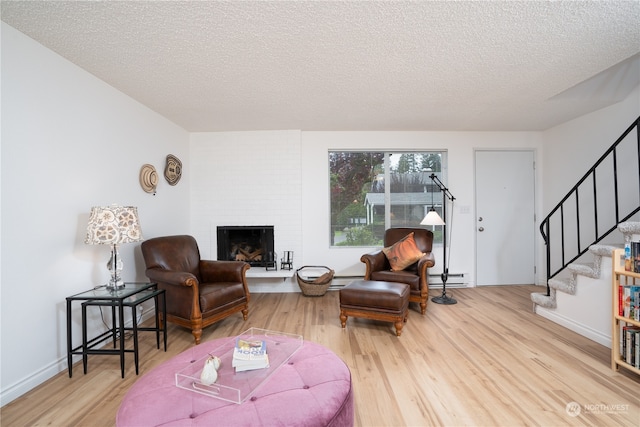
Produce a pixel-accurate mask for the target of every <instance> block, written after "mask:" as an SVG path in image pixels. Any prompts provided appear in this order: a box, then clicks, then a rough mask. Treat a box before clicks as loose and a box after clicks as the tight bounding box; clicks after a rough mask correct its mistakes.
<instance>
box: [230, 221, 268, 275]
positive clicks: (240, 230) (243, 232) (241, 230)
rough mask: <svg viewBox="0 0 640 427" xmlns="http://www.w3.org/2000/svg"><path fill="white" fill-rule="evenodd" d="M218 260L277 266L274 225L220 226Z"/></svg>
mask: <svg viewBox="0 0 640 427" xmlns="http://www.w3.org/2000/svg"><path fill="white" fill-rule="evenodd" d="M218 260H221V261H244V262H247V263H249V265H251V266H252V267H266V268H276V266H277V260H276V255H275V252H274V242H273V225H260V226H256V225H252V226H221V227H218Z"/></svg>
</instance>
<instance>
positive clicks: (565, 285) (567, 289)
mask: <svg viewBox="0 0 640 427" xmlns="http://www.w3.org/2000/svg"><path fill="white" fill-rule="evenodd" d="M549 287H550V288H551V289H555V290H558V291H560V292H564V293H565V294H569V295H574V294H575V293H576V285H575V281H574V280H571V279H549Z"/></svg>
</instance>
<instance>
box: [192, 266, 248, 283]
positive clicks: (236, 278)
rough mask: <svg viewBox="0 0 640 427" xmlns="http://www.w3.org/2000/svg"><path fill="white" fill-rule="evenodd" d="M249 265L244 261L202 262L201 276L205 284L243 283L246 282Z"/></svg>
mask: <svg viewBox="0 0 640 427" xmlns="http://www.w3.org/2000/svg"><path fill="white" fill-rule="evenodd" d="M249 268H250V266H249V264H248V263H246V262H243V261H209V260H200V276H201V277H202V281H203V282H209V283H214V282H242V283H244V281H245V274H246V271H247V270H248V269H249Z"/></svg>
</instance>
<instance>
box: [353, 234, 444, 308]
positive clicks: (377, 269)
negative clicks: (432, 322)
mask: <svg viewBox="0 0 640 427" xmlns="http://www.w3.org/2000/svg"><path fill="white" fill-rule="evenodd" d="M412 231H413V233H414V235H413V238H414V240H415V242H416V246H417V247H418V248H419V249H420V250H421V251H422V252H424V253H425V255H424V256H423V257H422V258H420V259H419V260H418V262H416V263H414V264H412V265H410V266H409V267H407V268H405V269H404V270H402V271H392V270H391V265H390V264H389V260H388V259H387V257H386V255H385V254H384V252H382V250H377V251H375V252H371V253H368V254H364V255H362V257H361V258H360V261H362V262H363V263H365V265H366V267H367V270H366V273H365V276H364V279H365V280H377V281H382V282H399V283H406V284H407V285H409V289H410V294H409V301H410V302H417V303H419V304H420V313H421V314H424V313H425V312H426V311H427V299H428V298H429V275H428V269H429V268H431V267H433V266H434V265H436V261H435V257H434V256H433V253H431V247H432V245H433V233H432V232H431V231H429V230H425V229H424V228H389V229H387V230H386V231H385V232H384V247H389V246H391V245H393V244H394V243H396V242H397V241H399V240H401V239H402V238H403V237H405V236H407V235H408V234H409V233H411V232H412Z"/></svg>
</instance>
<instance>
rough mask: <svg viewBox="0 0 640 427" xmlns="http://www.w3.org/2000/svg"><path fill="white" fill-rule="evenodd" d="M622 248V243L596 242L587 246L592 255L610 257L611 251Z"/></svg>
mask: <svg viewBox="0 0 640 427" xmlns="http://www.w3.org/2000/svg"><path fill="white" fill-rule="evenodd" d="M621 248H624V244H622V243H620V244H610V245H608V244H597V245H591V246H589V251H590V252H591V253H593V254H594V255H600V256H607V257H611V255H613V251H614V250H616V249H621Z"/></svg>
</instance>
